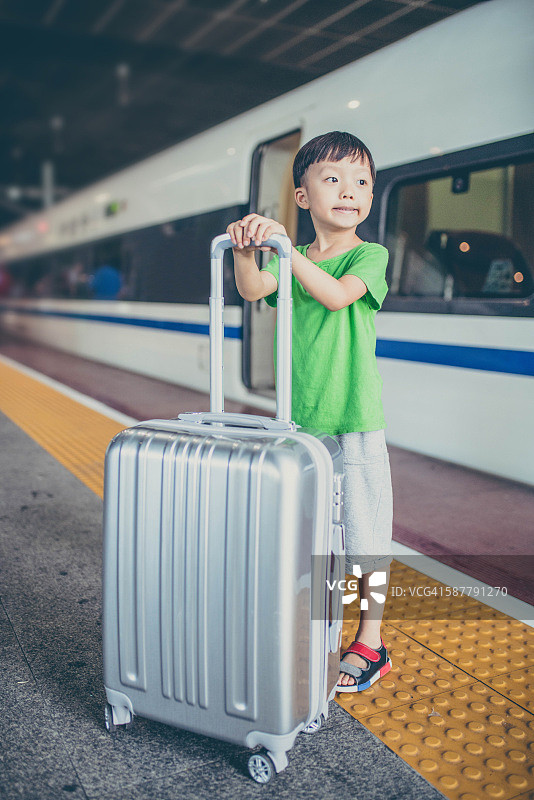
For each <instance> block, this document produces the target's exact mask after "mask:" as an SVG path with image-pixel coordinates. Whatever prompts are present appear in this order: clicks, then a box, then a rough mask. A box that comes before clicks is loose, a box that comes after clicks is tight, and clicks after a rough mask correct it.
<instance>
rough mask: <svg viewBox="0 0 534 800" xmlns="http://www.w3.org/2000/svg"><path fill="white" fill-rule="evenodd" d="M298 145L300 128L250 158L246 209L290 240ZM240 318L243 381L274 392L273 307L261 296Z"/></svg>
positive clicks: (293, 227)
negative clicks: (270, 220) (272, 222)
mask: <svg viewBox="0 0 534 800" xmlns="http://www.w3.org/2000/svg"><path fill="white" fill-rule="evenodd" d="M299 145H300V131H292V132H291V133H289V134H286V135H284V136H281V137H279V138H277V139H273V140H270V141H268V142H264V143H262V144H260V145H259V147H257V148H256V150H255V152H254V156H253V160H252V181H251V204H250V209H251V211H256V212H257V213H258V214H262V215H263V216H266V217H272V218H273V219H276V220H278V221H279V222H281V223H282V225H284V226H285V228H286V230H287V232H288V234H289V236H290V237H291V239H292V241H294V240H295V235H296V232H297V219H298V216H297V211H298V207H297V204H296V203H295V196H294V190H293V169H292V168H293V159H294V157H295V154H296V152H297V151H298V149H299ZM271 257H272V254H271V253H259V254H258V258H259V263H260V266H265V264H267V262H268V261H269V260H270V258H271ZM243 322H244V324H243V382H244V384H245V385H246V386H247V387H248V388H249V389H252V390H253V391H255V392H258V393H259V394H264V395H274V388H275V387H274V366H273V337H274V329H275V325H276V310H275V309H273V308H271V307H270V306H268V305H267V303H266V302H265V300H258V301H257V302H255V303H245V308H244V320H243Z"/></svg>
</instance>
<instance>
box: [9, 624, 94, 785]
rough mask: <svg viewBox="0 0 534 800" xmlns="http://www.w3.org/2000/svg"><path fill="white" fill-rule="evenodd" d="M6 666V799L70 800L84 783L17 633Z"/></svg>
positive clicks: (10, 643)
mask: <svg viewBox="0 0 534 800" xmlns="http://www.w3.org/2000/svg"><path fill="white" fill-rule="evenodd" d="M0 663H1V664H2V669H1V677H0V718H1V720H2V722H1V727H0V741H1V753H0V764H1V767H2V768H1V769H0V797H1V798H2V800H57V798H58V797H62V796H65V797H66V796H67V793H71V792H75V791H76V790H77V789H80V781H79V778H78V775H77V774H76V770H75V768H74V765H73V763H72V761H71V759H70V757H69V754H68V751H67V748H66V747H65V742H64V739H63V735H62V731H61V728H60V727H58V726H56V725H54V724H53V722H52V720H51V719H50V716H49V714H48V710H47V707H46V703H45V702H44V700H43V698H42V695H41V692H40V689H39V687H38V684H37V683H36V681H35V680H34V678H33V676H32V674H31V672H30V670H29V667H28V665H27V663H26V660H25V658H24V656H23V654H22V652H21V650H20V647H19V646H18V643H17V642H16V638H15V635H14V634H12V637H11V638H10V639H9V640H8V641H7V643H6V642H5V640H4V644H3V645H2V646H0Z"/></svg>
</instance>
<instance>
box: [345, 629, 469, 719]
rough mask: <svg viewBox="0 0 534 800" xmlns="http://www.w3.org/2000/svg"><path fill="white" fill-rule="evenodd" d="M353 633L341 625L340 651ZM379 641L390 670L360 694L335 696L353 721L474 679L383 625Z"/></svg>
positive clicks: (463, 684) (353, 631)
mask: <svg viewBox="0 0 534 800" xmlns="http://www.w3.org/2000/svg"><path fill="white" fill-rule="evenodd" d="M355 632H356V629H355V628H352V627H350V626H347V625H346V626H345V628H344V632H343V646H342V649H344V648H345V647H347V646H348V644H349V642H351V641H352V639H353V638H354V634H355ZM382 638H383V639H384V642H385V644H386V647H387V649H388V652H389V655H390V658H391V661H392V668H391V671H390V672H388V673H387V674H386V675H384V677H383V678H381V679H380V680H379V681H377V682H376V683H375V684H373V685H372V686H370V687H369V689H366V690H365V691H364V692H343V693H338V694H337V695H336V700H337V702H338V703H339V705H341V706H342V707H343V708H345V709H346V710H347V711H349V713H350V714H352V715H353V716H355V717H356V719H363V718H364V717H368V716H370V715H371V714H376V713H377V712H379V711H386V710H389V709H392V708H396V707H398V706H403V705H406V704H407V703H413V702H415V701H416V700H423V699H424V698H426V697H432V696H433V695H436V694H440V693H441V692H443V691H447V690H453V689H456V688H459V687H460V686H465V685H467V684H470V683H474V682H475V680H476V679H475V678H473V677H472V676H471V675H468V674H467V673H466V672H464V671H463V670H460V669H458V668H456V667H455V666H454V665H453V664H450V663H449V662H448V661H446V660H445V659H444V658H441V657H440V656H438V655H437V654H436V653H434V652H432V651H431V650H429V649H428V648H426V647H425V646H424V645H422V644H419V642H416V641H414V640H413V639H410V638H409V637H408V636H405V635H404V634H403V633H401V632H400V631H398V630H396V629H395V628H393V627H392V626H391V625H387V624H385V625H383V627H382Z"/></svg>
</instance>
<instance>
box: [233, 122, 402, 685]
mask: <svg viewBox="0 0 534 800" xmlns="http://www.w3.org/2000/svg"><path fill="white" fill-rule="evenodd" d="M375 175H376V173H375V166H374V162H373V158H372V156H371V153H370V152H369V150H368V149H367V147H366V146H365V145H364V144H363V142H361V141H360V140H359V139H357V138H356V137H355V136H353V135H352V134H350V133H341V132H339V131H332V132H331V133H327V134H324V135H323V136H317V137H316V138H315V139H312V140H311V141H310V142H308V143H307V144H305V145H304V146H303V147H302V148H301V149H300V150H299V152H298V153H297V155H296V157H295V161H294V164H293V177H294V181H295V200H296V202H297V205H298V206H299V207H300V208H304V209H308V210H309V212H310V215H311V218H312V221H313V225H314V228H315V233H316V237H315V240H314V241H313V242H312V244H310V245H305V246H299V247H293V253H292V255H293V408H292V416H293V419H294V421H295V422H297V423H298V424H299V425H302V426H306V427H314V428H318V429H320V430H322V431H324V432H325V433H329V434H330V435H332V436H336V437H337V438H338V441H339V442H340V445H341V448H342V450H343V459H344V469H345V482H344V499H345V543H346V552H347V571H353V563H354V561H352V560H351V559H350V555H349V554H351V555H352V554H358V555H357V556H356V560H357V562H358V563H359V565H360V568H361V573H362V577H361V578H360V580H359V588H360V597H361V598H362V600H366V601H367V605H368V609H367V610H364V608H365V605H366V603H362V610H361V615H360V624H359V628H358V632H357V634H356V639H355V640H354V642H353V643H352V644H351V645H350V647H349V648H348V650H347V651H346V652H345V653H344V654H343V660H342V662H341V669H340V678H339V682H338V687H337V688H338V691H340V692H354V691H361V690H362V689H366V688H367V687H368V686H369V685H371V684H372V683H374V682H375V681H376V680H378V678H380V677H381V676H382V675H384V674H385V673H386V672H388V671H389V669H391V661H390V659H389V657H388V653H387V650H386V648H385V645H384V643H383V641H382V639H381V636H380V625H381V620H382V614H383V605H381V604H380V602H377V601H376V600H375V599H374V598H373V597H372V596H371V589H370V581H371V584H372V586H373V589H374V588H375V587H377V589H376V591H373V594H374V595H375V597H376V596H377V594H378V593H380V594H381V595H383V596H384V597H385V595H386V591H387V585H388V582H389V564H390V562H391V556H390V555H389V554H390V553H391V530H392V513H393V512H392V496H391V476H390V471H389V458H388V454H387V449H386V443H385V437H384V426H385V423H384V417H383V411H382V404H381V399H380V393H381V386H382V381H381V379H380V376H379V374H378V370H377V366H376V357H375V347H376V334H375V327H374V317H375V314H376V312H377V310H378V309H379V308H380V306H381V305H382V301H383V300H384V297H385V296H386V293H387V285H386V281H385V271H386V265H387V259H388V254H387V250H386V249H385V248H384V247H382V246H381V245H378V244H374V243H371V242H364V241H363V240H362V239H360V237H359V236H358V235H357V233H356V227H357V226H358V225H359V224H360V223H361V222H363V221H364V220H365V219H366V218H367V216H368V214H369V211H370V209H371V203H372V200H373V185H374V181H375ZM227 232H228V233H229V234H230V236H231V238H232V243H233V245H234V247H233V253H234V267H235V277H236V284H237V288H238V290H239V293H240V294H241V296H242V297H244V298H245V300H250V301H255V300H259V299H260V298H262V297H264V298H265V299H266V301H267V303H269V305H276V292H277V289H278V256H275V258H273V259H272V260H271V261H270V262H269V264H268V265H267V267H266V268H265V269H262V270H259V269H258V267H257V265H256V260H255V257H254V250H256V249H259V250H265V251H267V250H270V248H269V247H262V242H264V241H265V240H266V239H268V238H269V236H271V234H273V233H281V234H284V235H286V230H285V228H284V226H283V225H281V224H280V223H279V222H276V221H275V220H273V219H268V218H266V217H261V216H260V215H259V214H248V215H247V216H246V217H244V218H243V219H242V220H238V221H237V222H233V223H231V224H230V225H229V226H228V228H227ZM377 554H382V555H377ZM376 570H380V571H381V572H380V574H375V579H374V580H373V579H372V577H371V576H372V575H373V573H375V571H376ZM354 574H358V572H357V571H354ZM377 578H378V581H377V580H376V579H377ZM382 578H383V580H382ZM378 583H379V584H380V586H378ZM380 594H378V596H380ZM383 602H384V601H383V600H382V603H383Z"/></svg>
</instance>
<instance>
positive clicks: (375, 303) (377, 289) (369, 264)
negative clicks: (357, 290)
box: [343, 244, 389, 311]
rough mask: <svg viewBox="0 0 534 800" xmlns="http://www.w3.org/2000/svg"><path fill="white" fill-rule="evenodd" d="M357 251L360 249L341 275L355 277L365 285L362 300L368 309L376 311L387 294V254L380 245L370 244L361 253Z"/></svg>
mask: <svg viewBox="0 0 534 800" xmlns="http://www.w3.org/2000/svg"><path fill="white" fill-rule="evenodd" d="M359 251H360V248H358V250H357V251H356V258H355V260H354V262H353V263H352V264H351V265H350V267H349V268H348V269H347V270H345V272H344V273H343V274H344V275H356V277H358V278H360V279H361V280H362V281H363V282H364V283H365V285H366V286H367V292H366V294H365V295H364V298H365V300H366V301H367V303H368V305H369V307H370V308H372V309H373V310H374V311H378V310H379V308H380V307H381V306H382V303H383V302H384V298H385V297H386V295H387V293H388V285H387V283H386V267H387V265H388V258H389V254H388V251H387V250H386V248H385V247H382V245H380V244H372V245H371V246H370V247H365V248H362V252H359Z"/></svg>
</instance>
